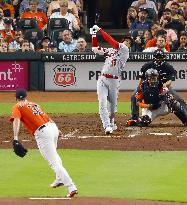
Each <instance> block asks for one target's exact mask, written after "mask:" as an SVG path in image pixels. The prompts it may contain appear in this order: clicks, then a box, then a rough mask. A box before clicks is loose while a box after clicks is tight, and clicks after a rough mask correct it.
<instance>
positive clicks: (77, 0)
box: [72, 0, 83, 12]
mask: <svg viewBox="0 0 187 205" xmlns="http://www.w3.org/2000/svg"><path fill="white" fill-rule="evenodd" d="M72 1H73V2H74V3H75V5H76V7H77V10H78V12H81V11H83V0H72Z"/></svg>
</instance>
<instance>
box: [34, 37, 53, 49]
mask: <svg viewBox="0 0 187 205" xmlns="http://www.w3.org/2000/svg"><path fill="white" fill-rule="evenodd" d="M50 42H51V39H50V38H49V37H48V36H45V37H44V38H43V39H42V40H41V42H40V48H39V49H38V50H37V51H41V52H49V43H50Z"/></svg>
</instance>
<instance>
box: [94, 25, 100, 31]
mask: <svg viewBox="0 0 187 205" xmlns="http://www.w3.org/2000/svg"><path fill="white" fill-rule="evenodd" d="M93 30H96V32H97V31H100V30H101V28H100V27H99V26H97V25H94V26H93Z"/></svg>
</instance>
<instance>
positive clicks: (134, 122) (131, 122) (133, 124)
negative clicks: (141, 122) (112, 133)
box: [126, 119, 138, 126]
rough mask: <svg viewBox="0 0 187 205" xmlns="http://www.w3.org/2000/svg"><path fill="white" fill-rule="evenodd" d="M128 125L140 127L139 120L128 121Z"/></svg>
mask: <svg viewBox="0 0 187 205" xmlns="http://www.w3.org/2000/svg"><path fill="white" fill-rule="evenodd" d="M126 124H127V125H128V126H138V122H137V120H132V119H130V120H127V122H126Z"/></svg>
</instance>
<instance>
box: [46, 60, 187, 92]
mask: <svg viewBox="0 0 187 205" xmlns="http://www.w3.org/2000/svg"><path fill="white" fill-rule="evenodd" d="M144 63H145V62H127V63H126V66H125V69H124V71H123V72H122V73H121V86H120V90H134V89H135V88H136V87H137V85H138V83H139V78H140V76H139V74H140V68H141V67H142V65H143V64H144ZM170 64H171V65H173V66H174V68H175V70H176V77H175V78H176V79H175V81H174V82H173V83H172V86H173V88H174V89H176V90H186V89H187V83H186V82H187V65H186V62H180V63H179V62H170ZM102 66H103V62H46V63H45V90H51V91H52V90H53V91H76V90H77V91H95V90H96V87H97V86H96V84H97V80H98V77H99V75H100V73H101V69H102Z"/></svg>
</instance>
